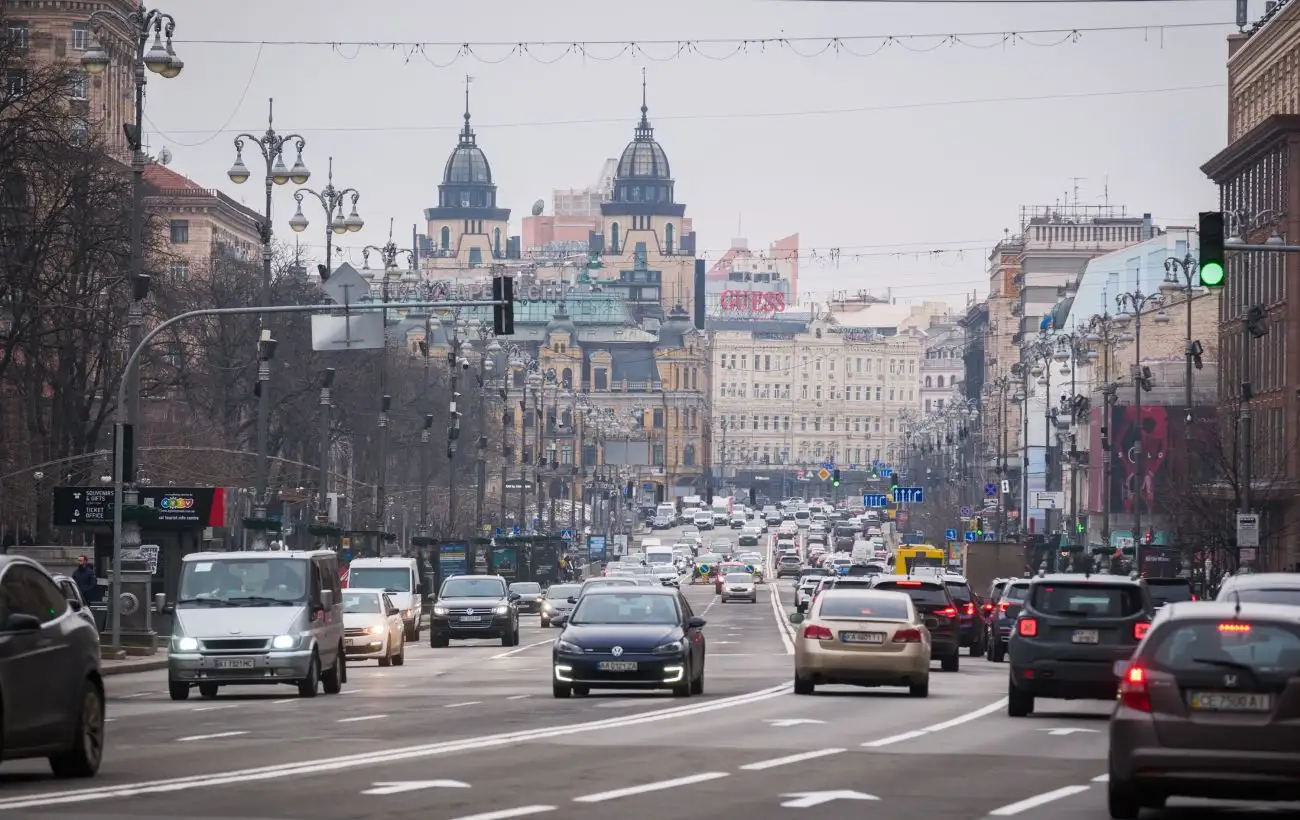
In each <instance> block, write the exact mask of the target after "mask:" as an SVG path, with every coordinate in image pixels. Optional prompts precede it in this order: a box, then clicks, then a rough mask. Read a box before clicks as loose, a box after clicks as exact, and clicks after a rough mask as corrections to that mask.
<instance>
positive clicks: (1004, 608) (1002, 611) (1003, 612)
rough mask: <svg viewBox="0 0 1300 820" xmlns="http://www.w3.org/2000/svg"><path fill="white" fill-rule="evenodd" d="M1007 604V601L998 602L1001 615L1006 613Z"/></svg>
mask: <svg viewBox="0 0 1300 820" xmlns="http://www.w3.org/2000/svg"><path fill="white" fill-rule="evenodd" d="M1008 606H1010V604H1007V603H1001V604H998V612H1001V613H1002V614H1003V615H1005V614H1007V607H1008Z"/></svg>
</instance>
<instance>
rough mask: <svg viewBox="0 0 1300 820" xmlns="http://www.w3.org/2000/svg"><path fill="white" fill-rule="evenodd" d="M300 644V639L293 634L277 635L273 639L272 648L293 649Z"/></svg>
mask: <svg viewBox="0 0 1300 820" xmlns="http://www.w3.org/2000/svg"><path fill="white" fill-rule="evenodd" d="M297 645H298V639H297V638H296V637H294V636H293V635H276V636H275V637H274V638H273V639H272V640H271V648H272V649H293V648H294V647H295V646H297Z"/></svg>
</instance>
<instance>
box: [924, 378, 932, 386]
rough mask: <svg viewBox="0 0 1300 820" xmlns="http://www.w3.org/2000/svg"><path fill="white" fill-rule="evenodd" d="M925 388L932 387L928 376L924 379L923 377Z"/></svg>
mask: <svg viewBox="0 0 1300 820" xmlns="http://www.w3.org/2000/svg"><path fill="white" fill-rule="evenodd" d="M925 386H926V387H932V386H933V385H932V384H931V379H930V377H929V376H926V377H925Z"/></svg>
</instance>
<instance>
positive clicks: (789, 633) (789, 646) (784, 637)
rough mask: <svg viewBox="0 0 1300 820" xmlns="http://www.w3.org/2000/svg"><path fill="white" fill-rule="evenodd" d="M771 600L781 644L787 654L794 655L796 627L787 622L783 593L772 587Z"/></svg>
mask: <svg viewBox="0 0 1300 820" xmlns="http://www.w3.org/2000/svg"><path fill="white" fill-rule="evenodd" d="M770 592H771V595H770V596H769V598H770V599H771V601H772V615H773V617H775V618H776V631H777V633H778V634H779V635H780V636H781V643H783V644H785V654H787V655H793V654H794V641H793V640H792V638H793V637H794V627H792V626H790V622H789V621H788V620H786V617H785V612H783V611H782V609H781V593H780V591H779V590H777V588H776V587H772V588H771V590H770Z"/></svg>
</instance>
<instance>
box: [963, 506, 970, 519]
mask: <svg viewBox="0 0 1300 820" xmlns="http://www.w3.org/2000/svg"><path fill="white" fill-rule="evenodd" d="M961 517H962V518H970V507H962V508H961Z"/></svg>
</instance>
